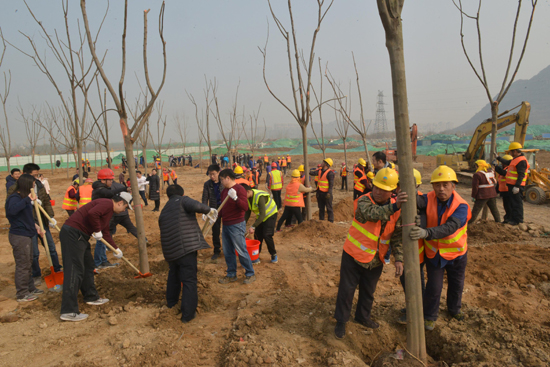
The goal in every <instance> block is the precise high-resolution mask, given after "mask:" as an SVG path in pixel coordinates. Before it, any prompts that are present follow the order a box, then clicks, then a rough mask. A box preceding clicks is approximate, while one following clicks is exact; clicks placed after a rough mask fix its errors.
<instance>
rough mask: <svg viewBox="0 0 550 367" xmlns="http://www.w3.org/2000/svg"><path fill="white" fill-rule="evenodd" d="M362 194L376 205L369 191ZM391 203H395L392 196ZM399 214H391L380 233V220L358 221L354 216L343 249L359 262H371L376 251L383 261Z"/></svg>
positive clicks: (399, 212) (398, 212)
mask: <svg viewBox="0 0 550 367" xmlns="http://www.w3.org/2000/svg"><path fill="white" fill-rule="evenodd" d="M364 196H367V197H368V198H369V200H370V201H371V202H372V203H373V204H374V205H378V204H376V203H375V202H374V200H373V199H372V196H371V194H370V193H368V194H367V195H364ZM391 203H395V199H393V198H392V199H391ZM400 214H401V211H397V212H396V213H394V214H392V216H391V218H390V220H389V221H388V222H386V226H385V228H384V233H382V234H381V233H380V231H381V230H382V222H381V221H376V222H367V223H360V222H359V221H357V219H355V217H354V218H353V222H352V223H351V226H350V228H349V231H348V235H347V238H346V242H345V243H344V251H346V253H348V254H349V255H350V256H352V257H353V258H354V259H355V260H357V261H359V262H361V263H369V262H371V261H372V259H374V255H376V252H377V251H378V257H379V258H380V261H382V262H383V261H384V256H385V255H386V252H388V247H389V243H390V240H391V236H392V234H393V232H394V230H395V226H396V224H397V220H398V219H399V215H400Z"/></svg>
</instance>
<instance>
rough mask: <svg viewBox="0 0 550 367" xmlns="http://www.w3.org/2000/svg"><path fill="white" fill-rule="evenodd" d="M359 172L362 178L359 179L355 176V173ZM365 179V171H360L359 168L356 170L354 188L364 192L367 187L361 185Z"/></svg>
mask: <svg viewBox="0 0 550 367" xmlns="http://www.w3.org/2000/svg"><path fill="white" fill-rule="evenodd" d="M357 171H359V173H360V174H361V176H360V177H357V175H356V174H355V172H357ZM364 178H365V173H364V172H363V170H361V169H359V168H356V169H355V170H353V182H354V186H353V188H354V189H355V190H357V191H360V192H363V191H365V185H363V184H362V183H361V180H363V179H364Z"/></svg>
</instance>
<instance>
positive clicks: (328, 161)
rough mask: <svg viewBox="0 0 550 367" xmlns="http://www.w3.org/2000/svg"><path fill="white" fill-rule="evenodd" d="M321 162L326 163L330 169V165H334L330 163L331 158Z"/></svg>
mask: <svg viewBox="0 0 550 367" xmlns="http://www.w3.org/2000/svg"><path fill="white" fill-rule="evenodd" d="M323 162H327V164H328V166H329V167H332V165H333V164H334V162H333V161H332V159H331V158H327V159H325V160H324V161H323Z"/></svg>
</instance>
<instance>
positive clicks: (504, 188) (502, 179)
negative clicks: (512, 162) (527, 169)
mask: <svg viewBox="0 0 550 367" xmlns="http://www.w3.org/2000/svg"><path fill="white" fill-rule="evenodd" d="M504 170H506V171H508V167H504ZM498 191H499V192H508V185H506V176H502V175H498Z"/></svg>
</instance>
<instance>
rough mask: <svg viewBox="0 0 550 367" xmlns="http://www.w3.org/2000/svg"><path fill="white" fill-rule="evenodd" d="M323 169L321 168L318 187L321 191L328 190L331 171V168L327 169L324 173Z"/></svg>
mask: <svg viewBox="0 0 550 367" xmlns="http://www.w3.org/2000/svg"><path fill="white" fill-rule="evenodd" d="M322 172H323V171H321V170H319V173H318V174H317V176H318V179H317V180H318V181H317V185H318V186H317V187H318V188H319V190H320V191H321V192H328V177H327V176H328V173H329V172H330V169H327V170H326V171H325V173H322Z"/></svg>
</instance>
